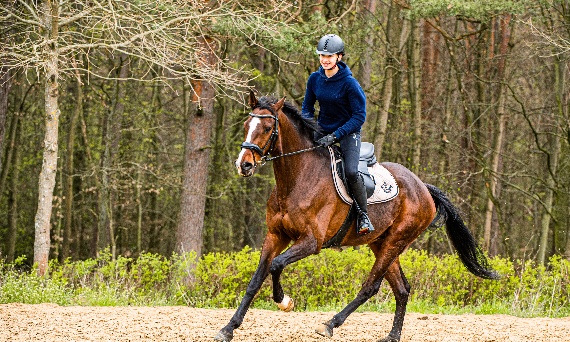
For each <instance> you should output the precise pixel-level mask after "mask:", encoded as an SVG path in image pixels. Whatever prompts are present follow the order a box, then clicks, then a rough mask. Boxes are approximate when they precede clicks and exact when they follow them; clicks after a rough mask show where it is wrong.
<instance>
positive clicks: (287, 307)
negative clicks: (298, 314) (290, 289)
mask: <svg viewBox="0 0 570 342" xmlns="http://www.w3.org/2000/svg"><path fill="white" fill-rule="evenodd" d="M277 306H278V307H279V309H281V311H285V312H289V311H291V310H293V308H294V307H295V302H293V299H291V297H289V296H287V295H285V296H284V297H283V301H281V303H279V304H277Z"/></svg>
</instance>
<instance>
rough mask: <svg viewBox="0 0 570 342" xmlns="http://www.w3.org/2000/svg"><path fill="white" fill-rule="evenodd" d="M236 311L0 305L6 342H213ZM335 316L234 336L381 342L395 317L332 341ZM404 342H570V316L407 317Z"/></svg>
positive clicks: (351, 321)
mask: <svg viewBox="0 0 570 342" xmlns="http://www.w3.org/2000/svg"><path fill="white" fill-rule="evenodd" d="M233 313H234V310H207V309H193V308H188V307H180V306H178V307H77V306H75V307H62V306H58V305H53V304H41V305H24V304H6V305H0V341H66V342H67V341H213V336H215V334H216V333H217V332H218V330H220V328H222V327H223V326H224V325H225V324H226V323H227V322H228V320H229V319H230V317H231V316H232V315H233ZM333 314H334V313H333V312H289V313H284V312H278V311H265V310H250V311H249V312H248V314H247V315H246V317H245V320H244V322H243V324H242V326H241V327H240V329H238V330H236V331H235V333H234V339H233V341H235V342H240V341H275V342H277V341H279V342H290V341H295V342H297V341H299V342H301V341H302V342H305V341H377V340H378V339H379V338H381V337H384V336H385V335H386V334H387V333H388V331H389V330H390V327H391V325H392V315H388V314H378V313H354V314H352V315H351V316H350V317H349V318H348V320H347V321H346V322H345V324H344V325H342V326H341V327H340V328H337V329H335V331H334V336H333V338H331V339H327V338H325V337H321V336H319V335H317V334H316V333H314V329H315V327H316V326H317V324H318V323H320V322H324V321H326V320H328V319H330V318H331V317H332V316H333ZM401 341H402V342H427V341H438V342H452V341H453V342H455V341H457V342H459V341H461V342H465V341H482V342H491V341H501V342H503V341H516V342H522V341H565V342H570V317H568V318H560V319H550V318H517V317H512V316H507V315H456V316H454V315H422V314H414V313H410V314H408V315H407V316H406V322H405V323H404V330H403V335H402V340H401Z"/></svg>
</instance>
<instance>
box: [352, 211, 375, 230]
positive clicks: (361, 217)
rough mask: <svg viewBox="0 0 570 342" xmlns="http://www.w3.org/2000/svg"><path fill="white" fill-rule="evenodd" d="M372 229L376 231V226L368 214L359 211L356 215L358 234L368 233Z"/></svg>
mask: <svg viewBox="0 0 570 342" xmlns="http://www.w3.org/2000/svg"><path fill="white" fill-rule="evenodd" d="M372 231H374V227H373V226H372V222H370V218H369V217H368V214H367V213H365V212H362V211H361V212H359V213H358V214H357V217H356V234H357V235H366V234H368V233H370V232H372Z"/></svg>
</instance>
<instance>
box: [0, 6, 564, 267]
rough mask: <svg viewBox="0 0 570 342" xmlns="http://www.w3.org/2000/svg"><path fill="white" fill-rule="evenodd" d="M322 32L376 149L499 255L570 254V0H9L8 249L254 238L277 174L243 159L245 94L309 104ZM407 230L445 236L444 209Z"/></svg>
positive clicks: (205, 243) (4, 144)
mask: <svg viewBox="0 0 570 342" xmlns="http://www.w3.org/2000/svg"><path fill="white" fill-rule="evenodd" d="M327 33H335V34H338V35H340V36H341V37H342V38H343V40H344V41H345V44H346V55H345V58H344V60H345V61H346V63H347V65H349V67H350V68H351V69H352V71H353V73H354V76H355V77H356V79H357V80H358V81H359V83H360V85H361V86H362V88H363V89H364V91H365V93H366V96H367V119H366V123H365V126H364V127H363V140H365V141H369V142H372V143H374V145H375V149H376V157H377V159H378V160H379V161H391V162H397V163H400V164H402V165H404V166H406V167H408V168H410V169H411V170H412V171H414V172H415V173H416V174H417V175H418V176H419V177H420V178H421V179H422V180H423V181H424V182H427V183H430V184H434V185H436V186H438V187H439V188H441V189H443V190H444V191H445V192H446V193H447V194H448V196H449V197H450V198H451V199H452V200H453V202H454V203H456V205H457V206H458V207H459V208H460V210H461V212H462V214H463V217H464V219H465V221H466V224H467V226H468V227H469V228H470V229H471V230H472V232H473V234H474V235H475V236H476V237H477V239H478V241H479V242H480V244H481V246H482V248H483V249H484V250H485V251H486V252H487V253H488V254H489V255H490V256H503V257H506V258H509V259H525V260H535V261H536V262H538V263H540V264H544V263H545V262H546V261H547V260H548V258H549V257H551V256H553V255H559V256H561V257H563V258H566V259H570V229H569V228H570V171H569V170H570V168H569V166H570V165H569V164H570V158H569V156H570V148H569V147H570V91H569V89H570V87H569V84H568V83H567V82H570V78H569V76H570V1H568V0H534V1H532V0H518V1H514V0H513V1H510V0H509V1H503V0H466V1H465V0H393V1H390V0H348V1H331V0H312V1H303V0H296V1H281V0H269V1H258V0H245V1H238V0H225V1H221V0H218V1H216V0H212V1H200V0H192V1H176V0H159V1H150V0H9V1H2V2H1V3H0V66H1V69H0V151H1V155H0V258H2V259H5V260H6V261H8V262H11V261H13V260H15V259H16V258H18V257H20V256H23V255H25V256H27V257H28V260H29V262H34V263H37V264H38V265H39V269H40V272H42V270H44V271H45V267H47V266H46V265H47V262H48V260H51V259H58V260H61V261H63V260H66V259H71V260H82V259H86V258H93V257H96V256H97V255H98V254H99V253H100V252H101V251H103V250H106V249H108V251H109V252H110V253H111V255H112V256H113V257H114V258H115V257H117V256H126V257H129V256H138V255H141V254H142V253H145V252H151V253H158V254H161V255H165V256H170V255H172V253H173V252H176V253H181V252H188V251H194V252H196V253H197V254H198V255H202V254H205V253H209V252H221V251H227V252H230V251H240V250H242V249H243V248H244V247H245V246H250V247H251V248H253V249H256V248H260V247H261V244H262V242H263V238H264V233H265V230H266V226H265V203H266V200H267V198H268V197H269V193H270V192H271V189H272V187H273V186H274V182H275V181H274V178H273V171H272V167H271V163H268V164H267V165H265V166H264V167H262V168H261V169H260V170H258V172H256V174H255V176H254V177H252V178H247V179H246V178H241V177H240V176H238V174H237V172H236V169H235V166H234V161H235V159H236V158H237V155H238V154H239V151H240V144H241V142H242V141H243V138H244V136H243V135H244V132H243V122H244V121H245V120H246V118H247V113H248V112H249V108H248V106H247V100H246V95H247V93H248V91H249V89H254V90H255V92H256V93H257V94H259V95H273V96H276V97H283V96H284V97H286V99H287V100H288V101H290V102H291V103H293V104H295V105H296V106H298V107H300V105H301V103H302V101H303V96H304V91H305V85H306V81H307V78H308V76H309V75H310V73H311V72H313V71H315V70H317V68H318V66H319V62H318V56H317V55H316V53H315V46H316V43H317V41H318V40H319V38H320V37H321V36H323V35H324V34H327ZM412 247H413V248H414V249H420V250H425V251H427V253H429V254H436V255H441V254H447V253H451V252H452V249H451V247H450V244H449V243H448V240H447V237H446V236H445V232H444V230H443V229H436V228H434V229H430V230H428V231H426V232H425V233H424V234H422V235H421V236H420V237H419V238H418V240H416V242H414V244H413V245H412ZM32 256H33V259H32Z"/></svg>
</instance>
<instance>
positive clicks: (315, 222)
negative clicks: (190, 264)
mask: <svg viewBox="0 0 570 342" xmlns="http://www.w3.org/2000/svg"><path fill="white" fill-rule="evenodd" d="M248 104H249V106H250V107H251V112H250V113H249V117H248V118H247V120H246V121H245V122H244V130H245V141H244V142H243V143H242V145H241V151H240V153H239V156H238V158H237V160H236V162H235V164H236V167H237V169H238V173H239V174H240V175H241V176H243V177H250V176H252V175H253V174H254V172H255V170H256V169H257V167H259V166H260V165H262V164H264V163H265V162H266V161H268V160H273V170H274V174H275V187H274V189H273V191H272V193H271V195H270V197H269V199H268V201H267V212H266V223H267V228H268V231H267V235H266V236H265V240H264V242H263V246H262V249H261V256H260V260H259V265H258V267H257V269H256V270H255V272H254V274H253V276H252V278H251V280H250V282H249V284H248V286H247V290H246V292H245V295H244V296H243V298H242V300H241V303H240V305H239V307H238V308H237V310H236V312H235V314H234V315H233V317H232V318H231V319H230V321H229V323H228V324H227V325H226V326H225V327H223V328H222V329H221V330H220V331H219V332H218V334H217V335H216V336H215V337H214V340H215V341H225V342H229V341H231V340H232V339H233V333H234V330H235V329H236V328H238V327H239V326H240V325H241V323H242V322H243V319H244V316H245V314H246V312H247V310H248V308H249V306H250V304H251V302H252V301H253V298H254V296H255V294H256V293H257V292H258V291H259V289H260V287H261V285H262V283H263V281H264V280H265V278H266V277H267V276H268V275H270V274H271V277H272V284H273V300H274V301H275V303H277V304H278V307H279V308H280V309H281V310H283V311H291V310H292V309H293V307H294V302H293V300H292V299H291V298H290V297H289V296H287V295H285V293H284V291H283V288H282V286H281V283H280V276H281V273H282V271H283V269H284V268H285V267H286V266H287V265H289V264H291V263H294V262H296V261H298V260H300V259H303V258H305V257H307V256H309V255H313V254H318V253H319V252H320V250H321V248H323V245H324V244H325V242H326V241H328V240H329V239H331V237H333V236H334V235H335V233H336V231H337V230H338V228H339V227H340V226H341V224H342V223H343V221H344V220H345V218H346V216H347V214H348V212H349V209H350V206H349V205H348V204H346V203H345V202H343V201H341V200H340V198H339V196H338V195H337V193H336V190H335V187H334V184H333V179H332V176H331V168H330V157H329V153H328V150H327V149H326V148H322V146H316V144H315V142H314V141H313V137H314V132H319V126H318V125H317V123H316V121H315V120H314V119H307V118H304V117H303V116H302V115H301V114H300V113H299V110H298V109H297V108H295V106H293V105H292V104H290V103H289V102H286V101H285V98H282V99H279V100H277V99H276V98H274V97H269V96H265V97H261V98H260V99H259V100H258V99H257V98H256V96H255V95H254V93H253V92H250V94H249V99H248ZM381 165H382V166H384V167H385V168H386V169H388V170H389V171H390V172H391V173H392V175H393V176H394V178H395V180H396V182H397V184H398V186H399V194H398V195H397V196H396V197H395V198H394V199H393V200H391V201H389V202H385V203H379V204H373V205H370V206H369V210H368V214H369V216H370V219H371V220H372V222H373V225H374V227H375V228H376V229H375V230H374V231H373V232H371V233H369V234H367V235H358V234H357V233H356V227H355V224H354V223H352V227H351V229H350V230H349V232H348V233H347V234H346V236H345V237H344V239H343V240H342V243H341V245H342V246H358V245H368V246H369V248H370V249H371V251H372V252H373V254H374V257H375V262H374V265H373V267H372V269H371V271H370V274H369V275H368V278H367V279H366V281H365V282H364V284H363V285H362V288H361V290H360V291H359V293H358V295H357V296H356V298H354V299H353V300H352V301H351V302H350V303H349V304H348V305H347V306H346V307H345V308H344V309H343V310H342V311H340V312H339V313H338V314H336V315H334V316H333V317H332V319H330V320H329V321H327V322H324V323H322V324H320V325H318V326H317V328H316V332H317V333H318V334H320V335H322V336H326V337H332V336H333V330H334V329H335V328H338V327H340V326H341V325H342V324H343V323H344V321H345V320H346V319H347V317H348V316H349V315H350V314H351V313H352V312H354V311H355V310H356V309H357V308H358V307H359V306H360V305H362V304H363V303H365V302H366V301H367V300H368V299H370V298H371V297H372V296H374V295H375V294H376V293H377V292H378V290H379V289H380V284H381V282H382V279H384V278H385V279H386V280H387V281H388V284H389V285H390V287H391V289H392V292H393V293H394V296H395V298H396V310H395V315H394V320H393V324H392V329H391V331H390V332H389V334H388V336H386V337H385V338H383V339H381V340H379V342H398V341H399V340H400V337H401V332H402V326H403V323H404V316H405V313H406V305H407V302H408V297H409V294H410V285H409V283H408V281H407V280H406V277H405V275H404V272H403V271H402V268H401V266H400V261H399V256H400V255H401V254H402V253H403V252H404V251H405V250H406V249H407V248H408V247H409V246H410V244H411V243H412V242H413V241H414V240H415V239H416V238H417V237H418V236H419V235H420V234H421V233H422V232H423V231H424V230H425V229H426V228H427V227H428V226H430V224H431V223H432V222H434V221H438V222H439V221H440V219H443V221H444V222H445V225H446V231H447V235H448V237H449V239H450V240H451V243H452V245H453V246H454V248H455V250H456V252H457V254H458V256H459V258H460V260H461V261H462V263H463V264H464V265H465V267H466V268H467V269H468V270H469V271H470V272H471V273H473V274H474V275H476V276H478V277H481V278H485V279H498V274H497V273H496V272H495V271H494V270H492V269H491V268H490V266H489V264H488V261H487V258H486V257H485V255H484V254H483V252H482V250H481V248H480V247H479V246H478V245H477V243H476V241H475V239H474V238H473V236H472V235H471V233H470V231H469V229H468V228H467V227H466V226H465V224H464V222H463V220H462V218H461V217H460V215H459V213H458V210H457V208H456V207H455V206H454V205H453V204H452V203H451V202H450V200H449V199H448V198H447V197H446V195H445V194H444V193H443V192H442V191H441V190H440V189H438V188H437V187H435V186H433V185H430V184H425V183H423V182H422V181H421V180H420V179H419V178H418V177H417V176H416V175H415V174H414V173H412V172H411V171H410V170H408V169H407V168H406V167H404V166H402V165H400V164H396V163H389V162H384V163H381ZM436 213H437V216H436ZM291 242H292V244H291V246H290V247H289V248H287V247H288V246H289V245H290V243H291Z"/></svg>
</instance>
